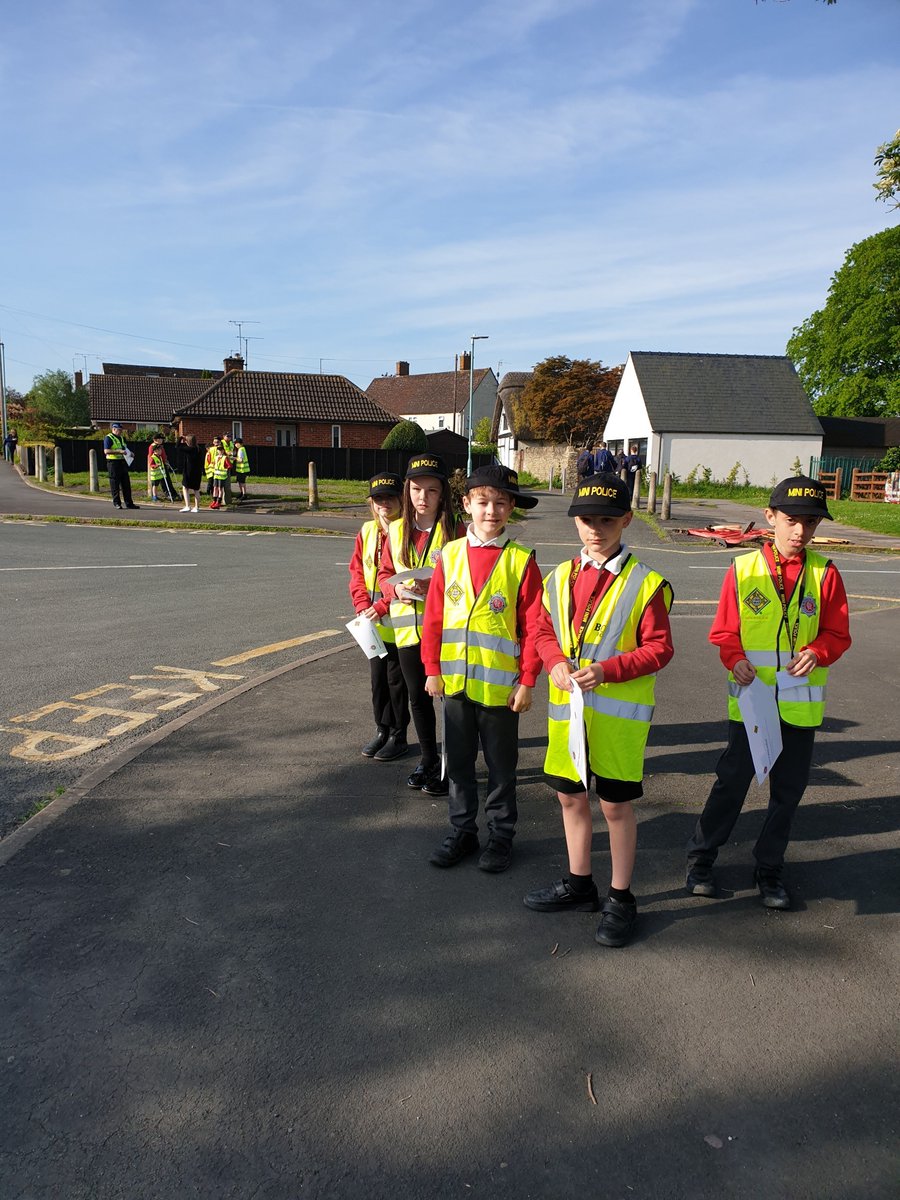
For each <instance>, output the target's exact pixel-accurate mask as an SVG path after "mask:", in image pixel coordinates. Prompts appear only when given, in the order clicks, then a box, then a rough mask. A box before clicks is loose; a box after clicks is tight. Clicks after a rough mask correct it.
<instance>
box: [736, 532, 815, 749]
mask: <svg viewBox="0 0 900 1200" xmlns="http://www.w3.org/2000/svg"><path fill="white" fill-rule="evenodd" d="M830 566H831V562H830V560H829V559H827V558H823V557H822V555H821V554H816V553H815V551H813V550H807V551H806V562H805V564H804V567H803V572H802V577H801V578H800V579H798V581H797V584H796V586H795V587H794V593H793V595H792V596H791V599H790V603H789V604H788V620H787V627H786V626H785V621H784V610H783V609H782V606H781V597H780V595H779V592H778V587H777V584H776V582H775V579H774V578H773V576H772V572H771V570H770V568H769V564H768V562H767V561H766V559H765V557H764V555H763V552H762V551H761V550H753V551H751V553H750V554H740V555H738V557H737V558H736V559H735V560H734V577H735V584H736V587H737V602H738V611H739V614H740V621H741V645H742V646H743V648H744V655H745V657H746V658H747V660H748V661H749V662H751V663H752V664H753V666H754V667H756V674H757V677H758V678H759V679H761V680H762V682H763V683H764V684H765V685H766V686H767V687H770V688H774V689H775V695H776V699H777V700H778V712H779V715H780V716H781V719H782V721H784V722H785V724H787V725H802V726H806V727H813V728H815V727H816V726H818V725H821V724H822V721H823V719H824V716H825V687H826V684H827V681H828V668H827V667H813V669H812V671H810V673H809V675H807V676H806V679H805V682H804V683H803V684H801V686H799V687H792V688H785V689H784V690H783V691H782V690H781V689H780V688H778V686H777V683H776V679H775V673H776V672H777V671H779V670H783V669H784V667H786V666H787V664H788V663H789V662H790V660H791V659H792V658H793V656H794V655H793V651H792V650H791V634H793V631H794V627H795V625H796V629H797V633H796V637H795V640H794V646H795V648H796V649H797V650H799V649H800V647H801V646H808V645H809V643H810V642H811V641H813V640H814V639H815V637H816V635H817V634H818V632H819V614H820V613H821V610H822V581H823V580H824V578H825V572H826V571H827V570H828V569H829V567H830ZM801 593H802V595H801ZM740 692H741V685H740V684H739V683H738V682H737V680H736V679H735V678H734V675H733V674H732V673H731V672H729V673H728V717H729V720H731V721H740V719H741V711H740V708H739V707H738V701H737V698H738V696H739V695H740Z"/></svg>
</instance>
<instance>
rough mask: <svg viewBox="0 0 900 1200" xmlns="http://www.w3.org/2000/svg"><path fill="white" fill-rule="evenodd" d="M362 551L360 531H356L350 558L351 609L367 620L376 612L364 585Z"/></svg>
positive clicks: (373, 617)
mask: <svg viewBox="0 0 900 1200" xmlns="http://www.w3.org/2000/svg"><path fill="white" fill-rule="evenodd" d="M362 551H363V540H362V533H358V534H357V535H356V544H355V545H354V547H353V556H352V558H351V559H350V568H349V570H350V599H351V601H352V602H353V611H354V612H355V613H356V615H357V616H358V617H365V618H366V619H367V620H369V621H374V620H375V618H376V616H377V615H378V614H377V613H376V612H375V607H374V605H373V604H372V597H371V595H370V594H369V589H368V588H367V587H366V577H365V573H364V572H363V561H362Z"/></svg>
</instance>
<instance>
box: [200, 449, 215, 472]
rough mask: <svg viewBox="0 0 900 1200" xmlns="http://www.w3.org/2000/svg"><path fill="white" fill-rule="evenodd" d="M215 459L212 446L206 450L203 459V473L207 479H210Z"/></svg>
mask: <svg viewBox="0 0 900 1200" xmlns="http://www.w3.org/2000/svg"><path fill="white" fill-rule="evenodd" d="M215 461H216V451H215V450H214V448H213V447H212V446H210V448H209V449H208V450H207V452H206V457H205V458H204V459H203V474H204V475H205V476H206V478H207V479H212V475H213V465H214V464H215Z"/></svg>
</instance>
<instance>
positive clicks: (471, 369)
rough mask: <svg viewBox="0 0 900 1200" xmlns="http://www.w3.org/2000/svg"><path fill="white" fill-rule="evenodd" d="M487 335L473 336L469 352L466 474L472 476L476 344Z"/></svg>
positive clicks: (474, 334)
mask: <svg viewBox="0 0 900 1200" xmlns="http://www.w3.org/2000/svg"><path fill="white" fill-rule="evenodd" d="M488 336H489V335H488V334H486V333H473V334H472V349H471V350H470V352H469V421H468V425H469V430H468V433H469V439H468V440H469V453H468V457H467V459H466V474H467V475H471V474H472V401H473V400H474V397H475V343H476V342H486V341H487V339H488Z"/></svg>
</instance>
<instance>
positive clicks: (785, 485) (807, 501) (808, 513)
mask: <svg viewBox="0 0 900 1200" xmlns="http://www.w3.org/2000/svg"><path fill="white" fill-rule="evenodd" d="M826 500H827V496H826V493H825V485H824V484H823V483H819V481H818V479H810V478H809V476H808V475H792V476H791V478H790V479H782V481H781V483H779V484H776V486H775V490H774V491H773V492H772V495H771V496H770V497H769V508H777V509H778V510H779V511H780V512H784V513H790V515H791V516H793V517H823V518H824V519H825V520H826V521H833V520H834V518H833V517H832V515H831V513H830V512H829V511H828V505H827V503H826Z"/></svg>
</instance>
